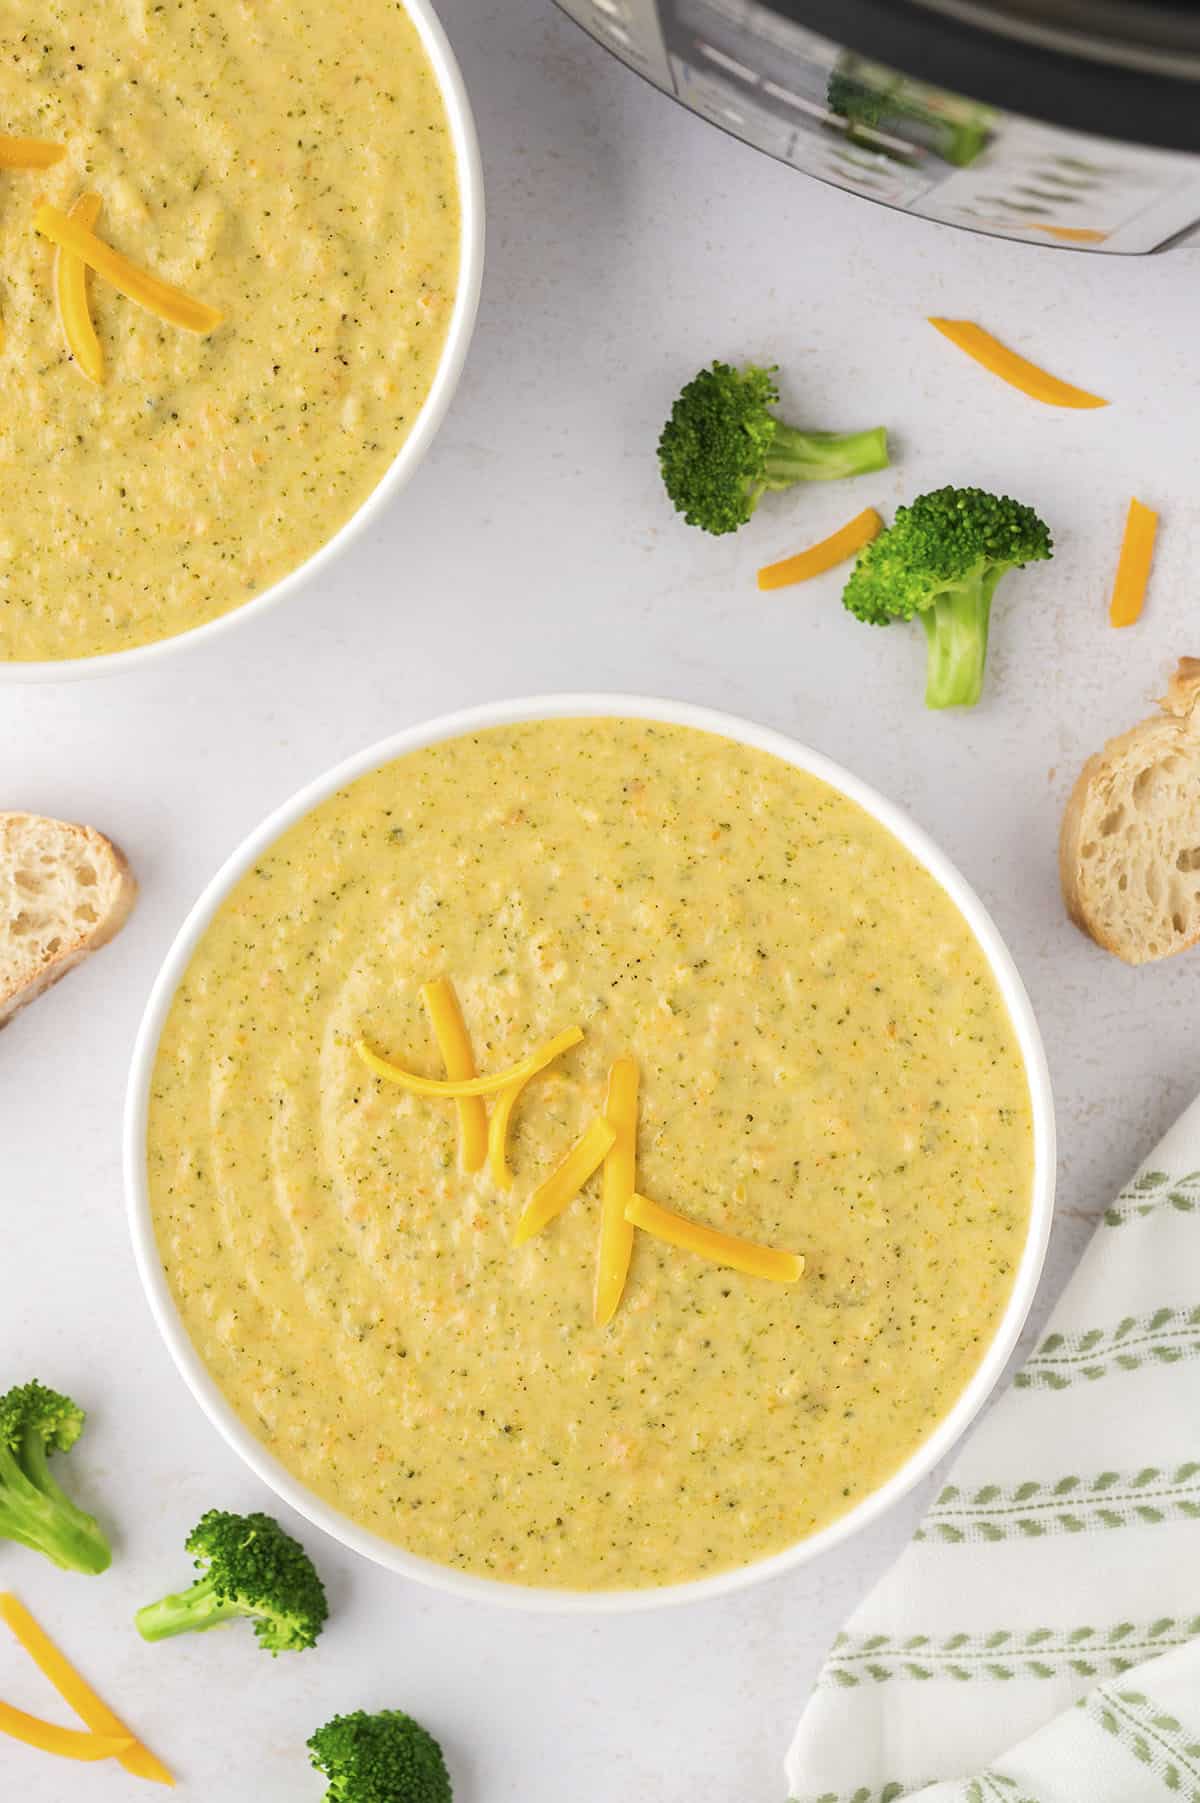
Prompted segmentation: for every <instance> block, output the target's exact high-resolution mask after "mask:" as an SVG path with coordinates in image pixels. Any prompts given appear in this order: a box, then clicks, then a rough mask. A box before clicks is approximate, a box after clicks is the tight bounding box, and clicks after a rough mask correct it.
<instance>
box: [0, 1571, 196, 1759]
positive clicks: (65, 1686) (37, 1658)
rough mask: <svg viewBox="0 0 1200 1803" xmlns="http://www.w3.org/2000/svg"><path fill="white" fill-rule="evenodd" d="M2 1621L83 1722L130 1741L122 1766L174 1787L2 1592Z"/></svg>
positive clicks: (37, 1627)
mask: <svg viewBox="0 0 1200 1803" xmlns="http://www.w3.org/2000/svg"><path fill="white" fill-rule="evenodd" d="M0 1621H4V1622H6V1623H7V1624H8V1626H9V1627H10V1628H11V1629H12V1631H13V1633H14V1634H15V1635H16V1637H17V1639H18V1640H19V1641H20V1643H21V1645H22V1646H23V1647H24V1649H25V1651H26V1652H27V1653H28V1654H29V1657H30V1658H31V1659H32V1660H33V1662H34V1664H35V1665H36V1666H37V1667H38V1669H39V1671H41V1672H42V1673H44V1675H45V1676H46V1677H47V1678H49V1680H50V1682H51V1684H53V1686H54V1688H55V1690H56V1691H57V1692H58V1694H59V1696H60V1697H61V1698H62V1699H63V1701H64V1702H65V1703H69V1704H70V1706H71V1708H72V1709H73V1710H74V1711H75V1713H76V1715H77V1716H78V1717H79V1719H80V1721H82V1722H86V1723H87V1725H88V1727H89V1728H91V1729H92V1731H93V1732H94V1733H96V1734H102V1735H106V1736H109V1737H111V1738H114V1739H118V1740H121V1739H125V1740H129V1741H130V1742H131V1744H130V1745H129V1746H128V1747H127V1748H126V1750H125V1751H124V1752H122V1753H118V1754H117V1755H116V1757H117V1759H118V1761H119V1763H120V1764H121V1765H123V1766H124V1767H125V1770H126V1771H127V1772H128V1773H129V1774H130V1775H131V1776H132V1777H134V1778H148V1779H150V1781H151V1782H152V1783H155V1784H174V1782H175V1780H174V1778H173V1777H172V1776H171V1774H170V1772H169V1771H168V1770H167V1768H166V1766H165V1765H164V1764H163V1763H162V1761H161V1760H160V1759H156V1758H155V1756H154V1754H153V1753H152V1752H151V1751H150V1749H149V1747H144V1746H143V1745H142V1743H141V1741H139V1740H137V1739H136V1738H134V1737H133V1736H131V1735H130V1733H129V1729H128V1728H127V1727H126V1726H125V1724H124V1722H123V1721H122V1720H121V1718H120V1716H118V1715H114V1713H113V1711H112V1710H111V1709H110V1708H109V1707H108V1704H107V1703H105V1702H102V1701H101V1699H100V1698H99V1697H98V1696H97V1695H96V1693H95V1691H94V1690H93V1689H92V1687H91V1685H90V1684H89V1683H88V1682H87V1680H86V1679H85V1678H84V1677H82V1676H81V1674H80V1673H79V1672H77V1671H76V1670H75V1667H74V1666H73V1665H72V1664H71V1663H70V1661H69V1660H67V1659H66V1658H65V1657H64V1656H63V1654H62V1653H60V1652H59V1650H58V1648H57V1647H56V1646H55V1644H54V1642H53V1641H52V1640H51V1638H50V1636H49V1635H48V1634H47V1633H46V1632H45V1631H44V1630H43V1629H42V1627H41V1626H40V1624H39V1623H38V1622H36V1621H35V1620H34V1619H33V1616H32V1615H30V1613H29V1611H28V1609H27V1608H26V1607H25V1605H24V1604H23V1603H20V1602H18V1601H17V1598H16V1597H15V1596H13V1595H12V1594H11V1593H10V1592H8V1591H0Z"/></svg>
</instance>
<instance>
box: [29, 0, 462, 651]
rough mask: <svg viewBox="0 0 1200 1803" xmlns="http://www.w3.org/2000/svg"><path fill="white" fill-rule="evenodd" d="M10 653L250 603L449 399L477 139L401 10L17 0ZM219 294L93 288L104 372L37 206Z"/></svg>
mask: <svg viewBox="0 0 1200 1803" xmlns="http://www.w3.org/2000/svg"><path fill="white" fill-rule="evenodd" d="M0 50H2V52H3V54H2V55H0V118H2V125H3V129H4V130H5V131H6V132H11V133H14V134H21V135H25V136H32V137H38V138H43V139H48V140H50V141H52V142H55V143H58V144H61V145H63V146H64V147H65V149H66V156H65V157H64V159H63V160H62V161H61V162H59V163H57V164H55V165H54V166H53V167H52V168H49V169H43V170H9V171H2V170H0V319H2V321H3V332H4V339H3V347H2V349H0V367H2V369H3V376H4V407H3V409H2V410H0V463H2V465H3V472H4V500H3V507H2V508H0V658H6V659H19V660H28V659H39V658H67V657H89V656H93V655H96V654H97V653H101V652H111V651H125V650H128V649H129V648H130V647H131V646H134V645H143V644H146V643H147V642H148V641H151V640H154V639H162V638H167V637H170V636H171V635H172V634H174V633H179V632H185V631H187V630H188V629H189V628H190V627H193V626H198V625H201V624H202V623H203V622H205V621H207V620H212V619H214V618H216V617H217V616H218V615H219V614H224V613H226V612H228V611H229V610H230V609H231V608H235V607H238V606H239V605H240V604H241V603H243V602H245V601H247V600H249V599H250V598H251V597H252V596H254V595H256V594H258V593H260V592H261V591H262V590H263V589H265V588H268V587H269V586H270V585H271V584H272V583H274V582H276V581H277V580H278V579H279V578H280V577H282V576H284V575H286V574H287V573H288V572H289V571H290V570H292V569H294V568H295V567H296V566H297V565H298V564H300V563H302V562H303V561H304V560H305V559H306V558H307V557H309V556H310V555H311V554H312V553H313V552H314V551H316V550H317V549H318V548H319V547H320V546H321V545H322V544H324V543H325V541H326V540H327V539H329V538H330V537H331V536H332V534H333V533H334V532H335V531H336V530H337V528H338V527H340V526H341V525H343V524H344V523H345V521H346V520H347V519H349V517H350V515H351V514H352V513H354V511H355V510H356V509H357V508H358V507H359V505H360V504H361V503H362V502H363V501H364V500H365V499H366V497H367V496H368V495H369V494H370V492H371V490H372V489H373V488H374V487H375V485H376V484H377V483H378V481H379V479H380V477H381V476H382V475H383V474H384V472H385V471H386V469H387V468H388V465H389V464H390V463H391V461H392V459H393V458H394V457H395V455H396V453H397V451H398V450H399V449H400V446H401V445H402V444H403V442H404V439H405V438H406V436H407V435H408V433H409V431H410V429H411V427H412V424H413V422H414V420H415V418H416V416H417V414H418V412H419V410H420V407H421V404H422V402H423V400H424V399H425V396H426V394H427V393H428V391H429V387H430V384H431V382H432V380H433V376H434V373H435V371H436V368H437V364H438V361H439V358H440V355H441V351H442V346H443V341H444V338H445V332H446V327H447V323H448V320H449V315H450V311H451V306H452V302H453V296H454V290H455V283H456V279H457V270H458V242H459V205H458V190H457V175H456V168H455V158H454V150H453V145H452V143H451V139H450V134H449V129H448V125H447V120H446V116H445V112H444V109H443V105H442V100H441V96H440V93H439V90H438V87H437V83H436V81H435V79H434V75H433V71H432V69H431V67H430V65H429V63H428V60H427V59H426V56H425V53H424V49H423V47H422V45H421V43H420V40H419V38H418V35H417V32H416V29H415V27H414V26H413V24H412V22H411V20H410V19H409V17H408V14H407V13H406V11H405V10H404V7H403V5H401V4H399V0H339V3H338V4H337V5H329V4H328V3H327V0H205V3H204V5H203V6H197V5H192V4H189V3H187V0H165V3H163V4H157V3H155V0H90V3H89V4H86V5H84V4H80V0H39V4H38V5H37V6H36V7H35V8H33V9H32V10H31V8H30V6H29V4H28V0H0ZM89 190H90V191H93V192H95V193H96V194H98V195H99V196H100V199H101V202H102V210H101V213H100V217H99V222H98V224H97V226H96V230H97V232H98V233H99V235H100V236H102V237H104V238H106V239H107V240H108V241H109V242H110V243H111V244H112V245H114V246H115V247H116V248H117V249H118V250H120V251H121V252H123V253H124V254H125V255H126V256H127V257H129V258H131V259H132V260H133V261H135V262H137V263H139V264H142V265H144V266H146V267H148V268H150V269H152V270H154V271H155V272H157V273H158V274H160V275H162V276H165V277H167V278H168V279H169V280H171V281H173V282H174V283H176V284H177V285H178V286H180V287H182V288H184V289H186V290H187V291H188V292H189V293H190V294H193V295H195V296H196V297H197V298H199V299H201V300H203V301H207V302H209V303H211V304H212V305H213V306H215V307H218V308H219V309H220V310H221V311H222V313H223V314H224V324H222V325H221V326H220V327H219V328H218V329H217V330H216V331H215V332H214V333H213V334H212V335H211V336H209V337H197V336H195V335H193V334H192V333H191V332H187V331H183V330H180V329H179V328H177V327H175V326H173V325H168V324H166V323H164V322H163V321H162V320H161V319H158V318H156V317H154V316H153V315H152V314H150V313H148V312H145V311H143V309H142V308H141V307H139V306H136V305H134V304H133V303H132V302H131V301H129V300H126V299H124V298H122V296H121V295H119V294H118V293H117V292H116V291H115V289H113V288H112V287H110V286H108V285H107V284H106V283H105V282H103V281H99V280H97V279H95V278H91V279H90V280H89V294H90V301H91V309H92V313H93V317H94V319H95V323H96V330H97V333H98V335H99V339H100V343H101V346H102V349H103V352H104V357H105V361H106V365H107V379H106V380H105V382H104V384H103V386H101V387H94V386H93V385H92V384H91V383H90V382H89V381H88V380H87V379H86V378H85V377H84V376H83V375H82V374H81V372H80V370H79V369H78V367H77V366H76V365H75V364H74V363H73V362H72V361H71V359H70V357H69V355H68V353H67V350H66V345H65V340H64V337H63V332H62V329H61V327H60V324H59V320H58V317H57V314H56V310H55V304H54V291H53V266H54V250H53V247H52V246H51V245H50V244H49V243H47V241H46V240H45V239H43V238H39V237H37V236H35V234H34V231H33V227H32V219H33V211H34V203H35V198H36V197H38V196H41V197H44V198H45V199H47V200H49V201H51V202H52V203H53V204H55V205H56V206H59V207H64V208H65V207H69V206H70V205H71V203H72V202H73V200H74V199H75V198H76V197H77V196H78V195H80V194H81V193H83V192H85V191H89Z"/></svg>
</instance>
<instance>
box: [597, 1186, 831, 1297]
mask: <svg viewBox="0 0 1200 1803" xmlns="http://www.w3.org/2000/svg"><path fill="white" fill-rule="evenodd" d="M625 1219H626V1220H627V1221H632V1223H633V1225H634V1226H635V1227H641V1228H642V1229H643V1230H644V1231H645V1232H646V1233H652V1234H653V1235H654V1237H655V1239H659V1240H665V1241H666V1242H667V1244H668V1245H669V1246H678V1247H680V1248H681V1250H683V1251H684V1252H695V1253H696V1254H697V1255H698V1256H699V1257H700V1258H707V1259H710V1260H711V1261H712V1263H713V1264H717V1265H728V1266H729V1267H730V1269H731V1270H734V1271H743V1272H745V1274H746V1276H747V1277H769V1278H770V1279H771V1281H772V1282H773V1283H795V1281H796V1279H797V1278H798V1277H800V1276H802V1275H803V1273H804V1260H803V1259H802V1258H801V1257H800V1254H799V1253H798V1252H777V1251H776V1250H775V1249H774V1247H773V1246H759V1245H756V1244H755V1242H754V1241H753V1240H742V1239H738V1238H737V1237H736V1236H735V1235H734V1234H732V1233H721V1232H720V1231H719V1229H718V1228H716V1227H702V1226H701V1225H700V1223H699V1222H698V1221H688V1220H685V1218H684V1217H683V1215H677V1214H675V1213H674V1212H673V1211H672V1210H671V1209H669V1208H660V1207H659V1205H658V1203H657V1202H651V1201H649V1200H648V1198H647V1197H645V1196H637V1195H635V1196H634V1197H633V1198H632V1199H631V1201H630V1202H629V1203H628V1204H627V1205H626V1209H625Z"/></svg>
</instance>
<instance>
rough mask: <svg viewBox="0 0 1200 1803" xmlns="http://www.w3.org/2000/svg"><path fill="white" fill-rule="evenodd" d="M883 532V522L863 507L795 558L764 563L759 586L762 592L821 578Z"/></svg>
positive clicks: (875, 514) (873, 511)
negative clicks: (843, 523)
mask: <svg viewBox="0 0 1200 1803" xmlns="http://www.w3.org/2000/svg"><path fill="white" fill-rule="evenodd" d="M882 531H883V521H882V520H881V519H880V517H879V515H878V514H877V513H876V511H875V509H874V508H873V507H864V509H863V511H862V512H861V513H858V514H855V516H854V518H853V519H852V520H848V521H847V522H846V524H845V525H844V526H840V527H839V528H838V530H837V531H836V532H833V533H831V534H830V536H829V537H828V538H823V539H821V541H820V543H819V544H815V545H810V546H809V547H808V550H807V551H798V552H797V553H796V555H795V557H785V558H783V559H781V561H780V562H779V563H768V564H764V565H763V567H762V569H761V570H760V571H759V572H758V586H759V588H762V589H771V588H787V587H788V585H789V584H790V583H793V582H807V581H808V580H809V578H810V577H812V576H823V575H824V574H825V571H826V570H833V569H836V568H837V566H838V564H839V563H845V561H846V559H847V558H848V557H853V556H854V554H855V552H856V551H861V550H862V548H863V546H864V545H869V544H870V542H871V540H872V539H873V538H878V537H879V534H880V533H881V532H882Z"/></svg>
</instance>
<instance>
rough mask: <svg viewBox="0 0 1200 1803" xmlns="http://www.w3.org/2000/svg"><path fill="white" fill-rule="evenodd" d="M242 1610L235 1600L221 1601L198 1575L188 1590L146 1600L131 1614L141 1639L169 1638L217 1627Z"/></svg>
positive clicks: (210, 1580) (206, 1581)
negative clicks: (157, 1598) (143, 1605)
mask: <svg viewBox="0 0 1200 1803" xmlns="http://www.w3.org/2000/svg"><path fill="white" fill-rule="evenodd" d="M245 1613H246V1611H245V1610H244V1609H242V1608H239V1606H238V1604H237V1603H231V1602H228V1601H222V1600H221V1598H220V1597H218V1596H217V1594H216V1590H215V1587H214V1584H213V1581H212V1579H211V1578H198V1579H197V1580H196V1582H195V1583H194V1584H193V1585H192V1586H191V1588H190V1589H188V1590H179V1591H177V1592H176V1593H175V1594H174V1595H173V1596H164V1597H162V1598H161V1599H160V1600H159V1601H158V1602H157V1603H147V1604H146V1607H145V1608H144V1609H139V1610H138V1612H137V1614H136V1615H135V1616H134V1618H133V1619H134V1622H135V1623H136V1625H137V1631H138V1633H139V1634H140V1635H141V1637H142V1639H143V1640H169V1639H170V1637H171V1635H172V1634H191V1633H202V1632H203V1631H204V1629H206V1628H219V1627H220V1626H221V1625H222V1623H224V1622H227V1621H232V1620H233V1618H234V1617H235V1616H239V1615H245Z"/></svg>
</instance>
